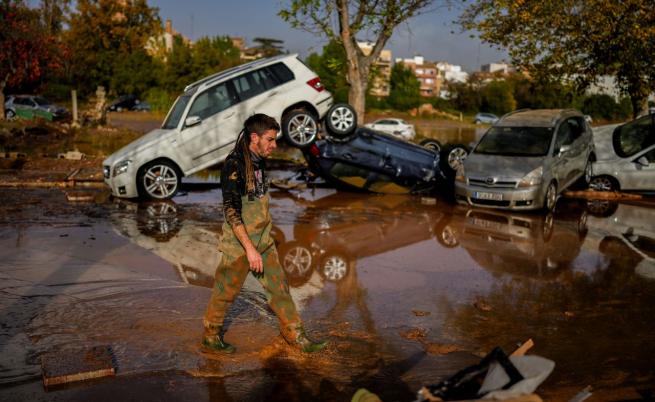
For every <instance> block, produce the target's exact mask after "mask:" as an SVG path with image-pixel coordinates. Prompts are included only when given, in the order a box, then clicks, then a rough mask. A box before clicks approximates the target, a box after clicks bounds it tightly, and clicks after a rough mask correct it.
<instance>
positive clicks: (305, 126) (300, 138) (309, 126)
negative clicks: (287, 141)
mask: <svg viewBox="0 0 655 402" xmlns="http://www.w3.org/2000/svg"><path fill="white" fill-rule="evenodd" d="M288 129H289V137H291V139H292V140H293V141H294V142H296V143H298V144H308V143H310V142H312V141H313V140H314V138H315V137H316V134H317V133H318V126H317V124H316V120H314V118H313V117H312V116H309V115H308V114H298V115H296V116H293V117H292V118H291V120H289V123H288Z"/></svg>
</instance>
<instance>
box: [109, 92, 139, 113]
mask: <svg viewBox="0 0 655 402" xmlns="http://www.w3.org/2000/svg"><path fill="white" fill-rule="evenodd" d="M139 103H141V101H140V100H139V98H137V96H136V95H133V94H130V95H123V96H119V97H118V99H116V100H115V101H113V102H112V103H110V104H109V106H107V110H109V111H110V112H122V111H125V110H133V109H134V108H135V107H136V106H137V105H138V104H139Z"/></svg>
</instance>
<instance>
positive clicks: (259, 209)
mask: <svg viewBox="0 0 655 402" xmlns="http://www.w3.org/2000/svg"><path fill="white" fill-rule="evenodd" d="M254 164H255V169H256V170H255V173H256V177H257V181H258V182H257V184H258V185H257V191H256V193H255V194H246V193H245V190H244V188H243V186H242V183H243V159H241V158H239V157H238V155H237V156H235V157H232V158H228V160H227V161H226V163H225V167H224V168H223V172H222V173H221V184H222V187H223V203H224V213H225V222H224V223H223V235H222V237H221V239H220V246H219V248H220V250H221V252H222V253H223V255H222V257H221V262H220V264H219V266H218V268H217V269H216V275H215V281H214V287H213V289H212V294H211V298H210V300H209V305H208V306H207V311H206V313H205V318H204V325H205V327H206V328H220V327H221V326H222V325H223V319H224V317H225V314H226V312H227V309H228V308H229V306H230V304H231V303H232V302H233V301H234V298H235V297H236V295H237V294H238V293H239V291H240V290H241V286H242V285H243V282H244V281H245V279H246V276H247V275H248V273H249V272H251V271H250V267H249V263H248V259H247V257H246V252H245V249H244V248H243V246H242V245H241V242H239V239H238V238H237V237H236V236H235V234H234V231H233V230H232V226H233V225H238V224H243V225H244V226H245V228H246V232H247V233H248V237H250V240H251V241H252V243H253V244H254V245H255V247H256V248H257V251H258V252H259V253H260V254H261V256H262V261H263V266H264V272H263V273H255V272H252V274H253V275H254V276H255V278H257V280H259V282H260V283H261V284H262V286H263V287H264V290H265V291H266V298H267V300H268V303H269V305H270V307H271V309H272V310H273V312H275V314H276V315H277V317H278V320H279V322H280V331H281V333H282V335H283V336H284V338H285V339H287V340H288V341H292V340H294V339H296V338H297V336H298V331H299V330H301V322H300V317H299V315H298V312H297V311H296V306H295V304H294V302H293V300H292V299H291V296H290V295H289V286H288V284H287V279H286V276H285V273H284V270H283V269H282V266H281V265H280V262H279V258H278V254H277V250H276V248H275V243H274V242H273V238H272V237H271V228H272V227H273V224H272V221H271V215H270V212H269V195H268V186H267V183H266V178H265V176H264V165H263V160H259V159H257V158H256V157H255V161H254ZM235 189H237V190H238V195H237V194H235V193H232V194H230V190H232V191H233V192H234V190H235ZM237 196H238V197H239V198H235V197H237ZM239 201H240V202H239ZM239 204H240V205H239Z"/></svg>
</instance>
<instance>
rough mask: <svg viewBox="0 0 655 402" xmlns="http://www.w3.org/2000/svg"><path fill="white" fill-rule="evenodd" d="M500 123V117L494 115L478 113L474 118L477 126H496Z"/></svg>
mask: <svg viewBox="0 0 655 402" xmlns="http://www.w3.org/2000/svg"><path fill="white" fill-rule="evenodd" d="M497 121H498V116H496V115H495V114H493V113H478V114H476V115H475V117H473V122H474V123H475V124H483V123H484V124H494V123H495V122H497Z"/></svg>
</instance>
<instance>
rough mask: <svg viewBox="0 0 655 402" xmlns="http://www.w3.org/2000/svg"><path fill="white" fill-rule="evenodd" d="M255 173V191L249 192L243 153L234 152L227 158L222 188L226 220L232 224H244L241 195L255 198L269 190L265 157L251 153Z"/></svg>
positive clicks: (222, 171)
mask: <svg viewBox="0 0 655 402" xmlns="http://www.w3.org/2000/svg"><path fill="white" fill-rule="evenodd" d="M250 159H251V160H252V164H253V170H254V173H255V191H254V192H252V193H250V194H248V193H247V189H246V166H245V161H244V158H243V155H242V154H241V153H236V152H235V153H232V154H230V155H229V156H228V157H227V159H226V160H225V165H224V166H223V169H222V170H221V188H222V193H223V214H224V215H225V221H226V222H227V223H228V224H229V225H230V226H231V227H235V226H239V225H243V224H244V222H243V217H242V216H241V206H242V205H241V197H243V196H245V195H248V198H249V199H251V200H254V199H255V198H261V197H263V196H264V195H266V193H267V192H268V182H267V180H266V173H265V168H266V164H265V163H264V159H263V158H260V157H258V156H257V155H254V154H253V153H250Z"/></svg>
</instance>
